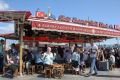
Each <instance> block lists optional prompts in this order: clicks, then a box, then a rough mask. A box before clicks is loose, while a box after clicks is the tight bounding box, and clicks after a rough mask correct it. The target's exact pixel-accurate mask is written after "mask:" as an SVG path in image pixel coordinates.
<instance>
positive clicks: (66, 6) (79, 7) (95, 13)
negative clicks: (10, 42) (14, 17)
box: [0, 0, 120, 44]
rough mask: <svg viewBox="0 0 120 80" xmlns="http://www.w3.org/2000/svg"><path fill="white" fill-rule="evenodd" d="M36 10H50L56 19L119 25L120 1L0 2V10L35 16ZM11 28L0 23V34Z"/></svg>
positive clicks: (9, 0) (111, 42)
mask: <svg viewBox="0 0 120 80" xmlns="http://www.w3.org/2000/svg"><path fill="white" fill-rule="evenodd" d="M37 8H39V9H40V11H44V12H47V10H48V8H50V9H51V12H52V14H54V15H55V16H56V17H58V16H59V15H65V16H68V17H76V18H79V19H83V20H86V19H88V18H89V20H94V21H98V22H104V23H107V24H118V25H120V0H0V10H24V11H26V10H27V11H31V13H32V15H33V16H35V11H36V10H37ZM12 26H14V25H13V24H11V23H9V24H6V23H4V24H3V23H0V34H1V33H8V32H9V33H11V32H14V28H13V27H12ZM102 43H103V44H114V43H117V41H116V39H112V40H107V41H104V42H102ZM102 43H101V44H102Z"/></svg>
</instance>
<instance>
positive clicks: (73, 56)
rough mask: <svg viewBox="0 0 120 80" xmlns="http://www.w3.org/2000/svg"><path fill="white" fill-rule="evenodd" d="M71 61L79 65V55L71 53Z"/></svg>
mask: <svg viewBox="0 0 120 80" xmlns="http://www.w3.org/2000/svg"><path fill="white" fill-rule="evenodd" d="M72 60H74V61H78V63H79V64H80V54H78V53H77V52H73V54H72Z"/></svg>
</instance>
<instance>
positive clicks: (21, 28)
mask: <svg viewBox="0 0 120 80" xmlns="http://www.w3.org/2000/svg"><path fill="white" fill-rule="evenodd" d="M22 53H23V24H21V26H20V67H19V70H20V76H22Z"/></svg>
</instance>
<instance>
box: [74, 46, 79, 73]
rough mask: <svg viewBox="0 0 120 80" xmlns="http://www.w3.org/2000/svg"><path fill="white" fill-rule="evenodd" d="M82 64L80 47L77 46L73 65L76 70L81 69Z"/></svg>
mask: <svg viewBox="0 0 120 80" xmlns="http://www.w3.org/2000/svg"><path fill="white" fill-rule="evenodd" d="M79 65H80V48H79V47H76V48H75V51H74V52H73V54H72V66H73V68H74V70H75V71H79Z"/></svg>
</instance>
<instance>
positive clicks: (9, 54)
mask: <svg viewBox="0 0 120 80" xmlns="http://www.w3.org/2000/svg"><path fill="white" fill-rule="evenodd" d="M3 45H4V40H1V43H0V70H1V72H2V69H3V67H4V66H5V65H7V66H9V70H8V71H7V72H6V73H9V72H11V73H12V76H14V72H15V70H16V69H18V67H19V49H17V48H16V46H15V44H14V43H13V44H12V45H11V49H9V50H7V51H3V50H4V49H3ZM99 61H108V62H109V66H111V65H112V64H116V66H117V67H120V53H119V48H116V49H114V48H112V49H108V48H100V47H98V46H97V45H95V44H94V43H93V42H90V46H89V47H82V46H80V45H75V47H74V49H72V48H71V47H69V46H67V47H63V46H56V47H55V46H54V47H53V46H52V47H50V46H47V45H45V47H39V48H37V49H36V50H31V49H23V64H25V71H26V73H28V69H29V67H30V65H42V66H43V69H44V67H46V66H49V65H52V64H54V63H59V64H67V63H70V64H71V65H72V67H73V69H74V70H75V71H80V72H84V71H85V69H84V67H83V66H84V65H86V66H90V71H89V73H88V74H87V75H88V76H90V75H97V74H98V72H97V69H98V65H99ZM93 72H94V73H93Z"/></svg>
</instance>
